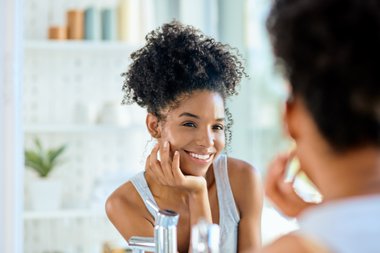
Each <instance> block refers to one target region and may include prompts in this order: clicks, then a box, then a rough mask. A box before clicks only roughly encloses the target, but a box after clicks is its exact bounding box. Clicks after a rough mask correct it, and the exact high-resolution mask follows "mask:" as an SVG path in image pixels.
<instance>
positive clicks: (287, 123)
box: [284, 97, 297, 139]
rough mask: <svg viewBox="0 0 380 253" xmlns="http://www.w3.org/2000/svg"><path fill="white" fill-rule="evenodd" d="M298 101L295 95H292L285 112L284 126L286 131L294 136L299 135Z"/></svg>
mask: <svg viewBox="0 0 380 253" xmlns="http://www.w3.org/2000/svg"><path fill="white" fill-rule="evenodd" d="M295 107H296V102H295V99H294V97H290V98H289V99H288V100H287V101H286V106H285V113H284V128H285V132H286V133H287V134H288V135H289V136H290V137H291V138H292V139H295V138H296V137H297V134H296V133H297V125H296V124H297V122H295V121H297V120H296V108H295Z"/></svg>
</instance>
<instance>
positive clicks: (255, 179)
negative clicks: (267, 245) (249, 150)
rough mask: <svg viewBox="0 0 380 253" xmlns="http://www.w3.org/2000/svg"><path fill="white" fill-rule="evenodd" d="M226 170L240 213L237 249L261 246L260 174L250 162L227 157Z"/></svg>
mask: <svg viewBox="0 0 380 253" xmlns="http://www.w3.org/2000/svg"><path fill="white" fill-rule="evenodd" d="M228 171H229V173H228V174H229V177H230V183H231V187H232V191H233V194H234V198H235V202H236V204H237V207H238V209H239V213H240V223H239V231H238V232H239V234H238V251H239V252H241V251H247V250H249V251H254V250H257V249H259V248H260V247H261V213H262V208H263V190H262V184H261V179H260V174H259V172H258V171H256V170H255V169H254V168H253V167H252V166H251V165H250V164H248V163H246V162H243V161H240V160H236V159H232V158H229V162H228Z"/></svg>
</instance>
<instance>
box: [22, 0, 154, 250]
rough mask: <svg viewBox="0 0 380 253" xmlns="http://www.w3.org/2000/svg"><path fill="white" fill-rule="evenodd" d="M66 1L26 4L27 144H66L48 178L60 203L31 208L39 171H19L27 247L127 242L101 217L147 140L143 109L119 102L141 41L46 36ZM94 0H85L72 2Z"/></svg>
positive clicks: (139, 161)
mask: <svg viewBox="0 0 380 253" xmlns="http://www.w3.org/2000/svg"><path fill="white" fill-rule="evenodd" d="M75 3H76V2H75ZM115 3H116V2H115ZM72 4H74V2H70V1H69V0H59V1H54V3H53V2H51V1H48V0H30V1H27V2H26V3H25V11H24V12H25V24H24V28H25V38H24V44H23V48H24V64H23V65H24V67H23V68H24V73H23V75H24V76H23V86H24V87H23V118H24V119H23V122H24V129H23V131H24V140H25V146H26V147H30V146H31V144H32V142H33V140H34V139H35V138H39V139H40V141H41V142H42V144H43V146H46V147H49V146H54V147H56V146H58V145H62V144H65V145H66V146H67V148H66V150H65V153H64V155H63V157H62V158H63V160H64V163H62V165H61V166H59V167H57V168H56V169H55V170H54V171H53V172H52V173H51V175H49V179H48V180H57V181H60V182H61V183H62V184H63V189H62V201H61V206H60V208H58V209H52V210H41V209H33V205H32V198H31V196H32V191H31V190H30V189H31V188H32V187H33V183H34V181H35V180H36V179H37V178H36V175H35V174H34V173H33V171H31V170H26V172H25V178H24V182H25V197H24V206H25V211H24V213H23V220H24V249H25V253H42V252H46V253H52V252H54V253H101V252H102V247H103V244H104V243H106V242H107V243H111V244H112V245H114V246H118V247H125V246H126V245H125V244H126V243H125V240H124V239H123V238H122V237H121V235H120V234H119V233H118V232H117V230H116V229H115V228H114V227H113V226H112V224H111V223H110V221H109V220H108V218H107V217H106V214H105V210H104V203H105V200H106V197H107V196H108V195H109V194H110V193H111V192H112V191H113V190H115V189H116V188H117V187H118V186H119V185H120V184H122V183H123V182H125V181H127V180H128V179H129V178H130V177H131V176H132V175H134V174H135V173H137V172H138V171H140V170H142V169H143V167H144V166H143V163H144V152H145V149H146V145H147V143H148V140H149V136H148V135H147V132H146V129H145V125H144V124H145V115H146V112H145V111H144V110H142V109H140V108H137V106H123V107H122V106H121V100H122V96H123V94H122V92H121V87H122V82H123V79H122V77H121V76H120V74H121V73H123V72H125V71H126V70H127V67H128V64H129V62H130V58H129V56H130V54H131V53H132V52H133V51H135V50H137V49H138V48H139V47H141V44H136V43H127V42H121V41H100V40H93V41H86V40H66V41H54V40H47V39H46V31H47V28H48V26H49V25H51V24H52V20H51V19H52V18H56V17H55V16H54V15H56V14H57V13H58V14H60V15H61V14H62V16H64V13H65V11H66V10H67V9H68V8H69V6H71V5H72ZM94 4H95V5H97V4H100V2H99V3H94V2H93V1H92V0H83V1H80V3H77V4H76V6H91V5H94ZM102 4H103V3H102ZM107 4H110V3H107ZM44 34H45V35H44ZM41 197H42V198H43V197H44V196H41Z"/></svg>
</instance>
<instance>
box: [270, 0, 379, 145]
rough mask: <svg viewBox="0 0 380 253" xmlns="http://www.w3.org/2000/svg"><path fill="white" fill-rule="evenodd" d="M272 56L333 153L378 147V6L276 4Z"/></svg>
mask: <svg viewBox="0 0 380 253" xmlns="http://www.w3.org/2000/svg"><path fill="white" fill-rule="evenodd" d="M267 28H268V31H269V33H270V36H271V41H272V45H273V50H274V54H275V55H276V57H277V62H278V63H279V65H280V66H281V67H282V69H283V71H284V72H285V75H286V76H287V78H288V79H289V81H290V83H291V86H292V92H293V95H294V96H298V97H300V98H302V100H303V102H304V104H305V106H306V108H307V109H308V111H309V112H310V113H311V115H312V117H313V118H314V121H315V122H316V125H317V127H318V128H319V131H320V132H321V134H322V135H323V136H324V137H325V138H326V140H327V141H328V142H329V144H330V145H331V146H332V148H334V150H336V151H338V152H339V151H347V150H349V149H352V148H354V147H359V146H363V145H374V146H377V147H379V146H380V74H379V67H378V65H377V64H378V61H379V60H380V1H378V0H275V3H274V4H273V6H272V9H271V12H270V14H269V17H268V19H267Z"/></svg>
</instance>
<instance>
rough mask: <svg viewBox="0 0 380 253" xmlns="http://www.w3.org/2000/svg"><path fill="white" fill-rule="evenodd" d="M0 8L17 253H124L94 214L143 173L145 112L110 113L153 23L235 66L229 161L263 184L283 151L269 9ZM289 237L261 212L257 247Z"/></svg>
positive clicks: (162, 4)
mask: <svg viewBox="0 0 380 253" xmlns="http://www.w3.org/2000/svg"><path fill="white" fill-rule="evenodd" d="M1 1H3V2H2V6H1V7H4V6H5V7H6V6H7V5H6V4H7V3H8V7H9V6H11V7H12V10H13V12H12V13H16V14H15V17H14V20H13V21H14V22H16V24H13V25H11V26H8V25H9V24H8V25H7V26H8V28H4V27H6V25H2V27H3V28H4V29H16V30H17V31H11V32H9V31H8V33H6V32H5V35H7V34H8V35H10V34H16V35H17V34H20V35H21V36H20V37H17V36H16V37H17V39H16V40H15V41H14V42H15V43H14V44H12V46H9V45H8V47H10V48H12V50H13V51H12V52H13V56H14V57H16V58H17V59H18V60H17V61H15V62H13V63H15V64H16V70H19V71H20V72H18V73H13V74H12V75H14V80H15V82H16V83H19V84H20V85H19V90H17V91H16V94H20V96H19V98H20V99H19V100H17V99H16V100H14V101H13V107H12V111H13V112H15V113H16V115H19V119H20V121H19V123H18V124H17V125H18V126H19V128H14V129H13V130H12V131H11V133H12V134H14V136H15V137H14V139H15V140H16V141H17V142H18V143H21V146H22V150H25V151H26V152H25V160H26V163H27V164H26V166H24V164H23V162H21V163H18V162H17V161H19V160H21V159H22V160H23V159H24V157H22V155H19V156H16V158H15V159H16V160H15V161H16V162H14V165H16V167H17V168H19V169H20V170H22V171H18V172H17V175H18V177H16V178H17V179H15V180H16V181H15V182H16V184H19V185H21V188H22V192H21V193H20V194H19V195H17V194H16V195H17V196H19V197H20V198H17V201H18V202H21V203H18V202H17V203H18V204H17V205H16V206H19V207H21V208H20V210H21V211H20V212H21V214H20V216H21V219H20V217H18V215H17V213H16V214H15V215H14V217H15V216H17V217H15V222H14V223H15V224H19V222H21V224H22V225H21V227H22V229H21V233H22V235H23V236H22V239H21V240H22V242H18V243H20V244H21V245H22V246H20V248H21V249H22V248H23V252H25V253H48V252H49V253H53V252H54V253H58V252H59V253H100V252H105V253H106V252H119V251H117V250H118V249H121V248H124V247H125V242H124V240H123V239H122V238H121V237H120V235H119V234H118V233H117V231H116V230H115V229H114V227H113V226H112V225H111V224H110V222H109V221H108V220H107V218H106V216H105V212H104V202H105V199H106V197H107V196H108V195H109V194H110V193H111V192H112V191H113V190H114V189H115V188H116V187H117V186H119V185H120V184H122V183H123V182H125V181H126V180H128V178H129V177H131V176H132V175H134V174H135V173H137V172H138V171H140V170H142V169H143V167H144V166H143V164H144V159H145V156H146V155H147V153H148V152H149V151H150V144H151V142H150V138H149V136H148V134H147V131H146V129H145V115H146V112H145V111H144V110H143V109H140V108H138V107H137V106H121V100H122V92H121V86H122V81H123V79H122V77H121V76H120V74H121V73H122V72H125V71H126V70H127V67H128V64H129V62H130V59H129V55H130V54H131V52H133V51H134V50H136V49H138V48H139V47H141V46H143V44H144V36H145V35H146V34H147V33H148V32H149V31H151V30H152V29H154V28H156V27H158V26H160V25H161V24H163V23H165V22H169V21H171V20H173V19H176V20H179V21H181V22H183V23H184V24H190V25H194V26H195V27H197V28H199V29H200V30H202V31H203V32H204V33H205V34H207V35H210V36H212V37H214V38H216V39H217V40H219V41H222V42H224V43H228V44H230V45H231V46H232V47H235V48H237V49H238V50H239V52H240V54H241V55H242V57H243V59H244V60H245V66H246V71H247V73H248V75H249V78H246V79H244V80H243V82H242V85H241V89H240V94H239V95H238V96H237V97H234V98H233V99H231V100H230V101H228V106H229V107H230V109H231V112H232V114H233V117H234V126H233V130H232V131H233V140H232V145H231V152H230V155H231V156H234V157H237V158H240V159H243V160H246V161H248V162H250V163H251V164H253V165H254V166H255V167H256V168H257V169H258V170H259V171H260V172H261V174H262V176H263V178H264V177H265V168H266V166H267V164H268V162H269V161H270V159H271V158H273V156H274V155H275V154H276V153H277V152H279V151H284V150H286V149H287V148H288V147H289V141H288V140H286V139H285V138H284V137H283V129H282V126H281V113H282V103H283V102H284V100H285V99H286V90H285V86H284V84H283V83H284V81H283V80H282V79H281V78H280V75H279V73H278V72H277V71H276V70H275V67H274V61H273V57H272V54H271V49H270V45H269V41H268V37H267V33H266V30H265V19H266V16H267V13H268V8H269V4H270V1H269V0H234V1H231V0H191V1H190V0H108V1H100V0H55V1H51V0H24V1H20V0H17V1H15V2H12V1H11V0H1ZM4 3H5V4H4ZM5 7H4V8H5ZM4 8H3V10H2V12H3V13H4V11H5V9H4ZM8 10H10V9H8ZM4 20H5V21H7V20H8V21H9V20H11V19H7V18H6V17H5V18H2V21H4ZM18 21H20V22H19V23H17V22H18ZM2 34H4V33H2ZM8 41H9V40H8ZM0 45H1V46H3V48H7V45H4V44H0ZM4 62H5V61H3V62H2V65H1V67H2V69H7V66H6V64H4ZM8 89H9V88H8ZM2 91H5V92H6V91H7V88H2ZM2 112H4V110H3V111H2ZM4 119H5V117H2V120H4ZM5 120H6V119H5ZM5 132H6V130H3V132H2V133H5ZM2 137H4V134H2ZM4 138H5V137H4ZM2 142H3V140H2ZM4 142H5V143H7V140H6V139H4ZM8 144H10V141H8ZM1 147H2V149H6V147H7V146H6V144H5V145H4V144H3V145H2V146H1ZM15 150H16V149H15ZM5 151H7V152H11V151H9V150H5ZM17 159H18V160H17ZM25 167H26V169H25ZM4 174H5V173H3V175H4ZM20 199H21V200H20ZM3 205H6V204H3ZM15 210H16V211H17V210H18V209H17V208H16V209H15ZM16 219H17V220H16ZM295 227H296V224H295V223H294V221H289V220H286V219H285V218H283V217H281V216H280V215H279V214H277V212H276V211H275V210H273V209H272V208H271V207H270V206H269V205H268V203H265V210H264V214H263V242H264V244H265V243H268V242H269V241H271V240H273V239H274V238H276V237H277V236H279V235H280V234H283V233H285V232H288V231H290V230H292V229H294V228H295ZM16 232H17V231H16Z"/></svg>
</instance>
